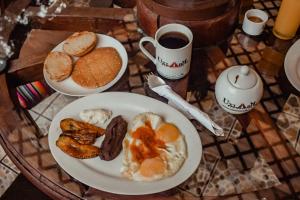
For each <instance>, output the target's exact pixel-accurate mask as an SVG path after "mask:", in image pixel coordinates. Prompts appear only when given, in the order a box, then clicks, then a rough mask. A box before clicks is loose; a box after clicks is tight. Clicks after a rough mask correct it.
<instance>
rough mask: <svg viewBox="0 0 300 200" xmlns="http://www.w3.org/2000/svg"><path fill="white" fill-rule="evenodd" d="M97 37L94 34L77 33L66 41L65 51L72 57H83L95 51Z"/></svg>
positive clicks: (86, 32)
mask: <svg viewBox="0 0 300 200" xmlns="http://www.w3.org/2000/svg"><path fill="white" fill-rule="evenodd" d="M96 44H97V36H96V34H95V33H93V32H88V31H83V32H76V33H74V34H73V35H71V36H70V37H68V38H67V39H66V40H65V43H64V45H63V49H64V51H65V52H66V53H67V54H69V55H72V56H83V55H85V54H87V53H88V52H90V51H91V50H93V49H94V47H95V46H96Z"/></svg>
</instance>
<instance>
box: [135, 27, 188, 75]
mask: <svg viewBox="0 0 300 200" xmlns="http://www.w3.org/2000/svg"><path fill="white" fill-rule="evenodd" d="M171 32H176V33H180V34H183V35H184V36H185V37H186V38H187V39H188V40H189V41H188V43H187V44H186V45H185V46H183V47H181V48H177V49H171V48H167V47H164V46H162V45H161V44H160V43H159V42H158V41H159V39H160V37H162V36H163V35H165V34H167V33H171ZM144 42H151V43H152V44H153V46H154V47H155V55H156V56H155V58H154V57H153V56H152V55H151V54H150V53H149V52H148V51H147V50H146V49H145V48H144V46H143V43H144ZM192 42H193V33H192V31H191V30H190V29H189V28H188V27H186V26H184V25H181V24H167V25H164V26H162V27H160V28H159V29H158V30H157V31H156V33H155V38H154V39H153V38H152V37H143V38H142V39H141V40H140V43H139V46H140V49H141V51H142V52H143V53H144V54H145V55H146V56H147V57H148V58H149V59H150V60H151V61H152V62H153V63H154V64H155V65H156V69H157V72H158V73H159V74H160V75H161V76H163V77H165V78H167V79H180V78H182V77H184V76H185V75H186V74H187V73H188V72H189V70H190V64H191V55H192Z"/></svg>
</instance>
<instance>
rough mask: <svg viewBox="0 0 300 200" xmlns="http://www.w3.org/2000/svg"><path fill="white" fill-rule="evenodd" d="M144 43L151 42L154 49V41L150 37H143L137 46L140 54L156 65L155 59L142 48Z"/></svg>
mask: <svg viewBox="0 0 300 200" xmlns="http://www.w3.org/2000/svg"><path fill="white" fill-rule="evenodd" d="M144 42H151V43H152V44H153V46H154V47H156V45H155V40H154V39H153V38H152V37H143V38H142V39H141V40H140V43H139V46H140V49H141V50H142V52H143V53H144V54H145V55H146V56H147V57H148V58H149V59H150V60H151V61H152V62H153V63H154V64H156V61H155V58H154V57H153V56H152V55H151V54H150V53H149V51H147V50H146V49H145V48H144V46H143V43H144Z"/></svg>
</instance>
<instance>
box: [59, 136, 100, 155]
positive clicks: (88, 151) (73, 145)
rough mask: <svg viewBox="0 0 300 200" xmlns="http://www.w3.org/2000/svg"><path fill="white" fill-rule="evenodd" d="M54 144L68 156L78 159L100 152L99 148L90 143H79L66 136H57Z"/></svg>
mask: <svg viewBox="0 0 300 200" xmlns="http://www.w3.org/2000/svg"><path fill="white" fill-rule="evenodd" d="M56 146H58V147H59V148H60V149H61V150H62V151H63V152H65V153H66V154H68V155H69V156H72V157H74V158H79V159H86V158H94V157H97V156H99V154H100V148H98V147H95V146H92V145H85V144H80V143H78V142H77V141H76V140H74V139H73V138H71V137H68V136H59V138H58V140H57V141H56Z"/></svg>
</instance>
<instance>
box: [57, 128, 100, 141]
mask: <svg viewBox="0 0 300 200" xmlns="http://www.w3.org/2000/svg"><path fill="white" fill-rule="evenodd" d="M61 135H62V136H68V137H71V138H73V139H74V140H76V141H77V142H78V143H80V144H93V143H94V142H95V140H96V137H97V134H96V133H93V132H89V131H88V130H78V131H67V132H63V133H62V134H61Z"/></svg>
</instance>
